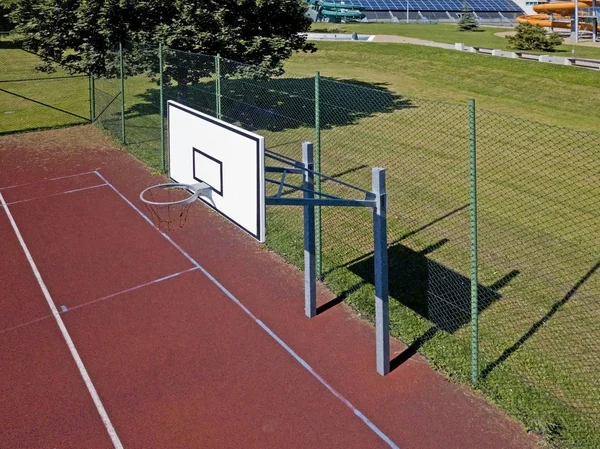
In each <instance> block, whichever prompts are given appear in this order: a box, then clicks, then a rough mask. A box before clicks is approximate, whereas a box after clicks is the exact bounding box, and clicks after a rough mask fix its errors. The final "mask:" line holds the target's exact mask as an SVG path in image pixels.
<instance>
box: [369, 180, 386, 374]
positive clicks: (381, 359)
mask: <svg viewBox="0 0 600 449" xmlns="http://www.w3.org/2000/svg"><path fill="white" fill-rule="evenodd" d="M372 176H373V178H372V184H373V185H372V188H373V193H374V194H375V201H376V207H375V208H374V209H373V236H374V240H375V241H374V255H375V256H374V257H375V259H374V261H375V264H374V265H375V327H376V329H375V333H376V339H377V341H376V347H377V372H378V373H379V374H381V375H382V376H385V375H386V374H387V373H389V372H390V316H389V315H390V313H389V300H388V253H387V193H386V189H385V169H383V168H374V169H373V173H372Z"/></svg>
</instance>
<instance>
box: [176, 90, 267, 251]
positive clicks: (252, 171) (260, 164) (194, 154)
mask: <svg viewBox="0 0 600 449" xmlns="http://www.w3.org/2000/svg"><path fill="white" fill-rule="evenodd" d="M167 105H168V108H167V111H168V127H169V128H168V129H169V131H168V132H169V177H170V178H171V179H172V180H173V181H175V182H179V183H184V184H195V183H198V182H205V183H207V184H208V185H209V186H210V187H211V189H212V192H211V194H210V198H204V197H200V199H201V200H202V201H204V202H205V203H206V204H208V205H209V206H211V207H212V208H213V209H215V210H217V211H218V212H220V213H221V214H222V215H224V216H225V217H227V218H228V219H229V220H231V221H232V222H233V223H235V224H236V225H238V226H239V227H241V228H242V229H244V230H245V231H246V232H248V233H249V234H250V235H252V236H254V237H255V238H256V239H258V240H259V241H261V242H264V241H265V145H264V137H262V136H259V135H258V134H254V133H251V132H248V131H246V130H244V129H241V128H238V127H237V126H234V125H231V124H230V123H227V122H224V121H222V120H218V119H216V118H214V117H211V116H210V115H207V114H204V113H202V112H199V111H196V110H194V109H192V108H189V107H187V106H184V105H182V104H179V103H176V102H174V101H169V102H167Z"/></svg>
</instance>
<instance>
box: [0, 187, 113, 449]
mask: <svg viewBox="0 0 600 449" xmlns="http://www.w3.org/2000/svg"><path fill="white" fill-rule="evenodd" d="M0 202H1V203H2V206H3V207H4V210H5V211H6V215H7V216H8V219H9V221H10V224H11V225H12V228H13V230H14V232H15V234H16V236H17V239H18V240H19V243H20V244H21V248H22V249H23V252H24V253H25V256H26V257H27V261H28V262H29V265H30V266H31V269H32V270H33V274H34V275H35V278H36V279H37V281H38V284H39V285H40V288H41V289H42V292H43V293H44V297H45V298H46V302H47V303H48V307H50V310H51V311H52V316H54V319H55V320H56V324H58V327H59V329H60V332H61V334H62V336H63V338H64V339H65V342H66V343H67V346H68V347H69V351H70V352H71V356H73V359H74V360H75V364H76V365H77V368H78V369H79V373H80V374H81V377H83V381H84V382H85V386H86V387H87V389H88V391H89V393H90V395H91V396H92V400H93V401H94V404H95V405H96V409H97V410H98V413H99V414H100V417H101V418H102V422H103V423H104V427H105V428H106V431H107V432H108V435H109V436H110V439H111V441H112V443H113V446H114V447H115V449H123V445H122V444H121V440H119V437H118V435H117V432H116V431H115V429H114V427H113V425H112V423H111V422H110V418H109V417H108V414H107V413H106V410H105V408H104V405H102V401H101V400H100V397H99V396H98V392H97V391H96V388H95V387H94V384H93V383H92V379H90V375H89V374H88V372H87V370H86V369H85V366H84V365H83V361H82V360H81V357H79V353H78V352H77V349H76V348H75V344H74V343H73V340H72V339H71V336H70V335H69V331H67V328H66V327H65V323H64V322H63V320H62V318H61V317H60V314H59V313H58V310H57V309H56V306H55V305H54V301H53V300H52V296H50V292H49V291H48V288H47V287H46V284H45V283H44V280H43V279H42V275H41V274H40V272H39V270H38V268H37V266H36V264H35V262H34V261H33V257H31V253H30V252H29V249H28V248H27V245H26V244H25V240H23V236H22V235H21V231H19V228H18V227H17V223H16V222H15V220H14V218H13V216H12V214H11V212H10V209H9V208H8V205H7V204H6V201H4V197H3V196H2V193H0Z"/></svg>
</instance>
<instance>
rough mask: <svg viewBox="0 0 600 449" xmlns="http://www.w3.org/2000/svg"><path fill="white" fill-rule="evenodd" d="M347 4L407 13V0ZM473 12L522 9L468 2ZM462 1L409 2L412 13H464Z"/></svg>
mask: <svg viewBox="0 0 600 449" xmlns="http://www.w3.org/2000/svg"><path fill="white" fill-rule="evenodd" d="M346 3H352V4H354V5H361V6H364V7H365V8H366V10H367V11H406V0H350V1H348V0H346ZM467 3H468V5H469V7H470V8H471V9H472V10H473V11H507V12H508V11H514V12H521V8H519V6H517V4H516V3H513V2H512V1H511V0H468V1H467ZM463 7H464V6H463V1H462V0H408V9H409V10H411V11H462V10H463Z"/></svg>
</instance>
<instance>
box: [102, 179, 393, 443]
mask: <svg viewBox="0 0 600 449" xmlns="http://www.w3.org/2000/svg"><path fill="white" fill-rule="evenodd" d="M95 173H96V174H97V175H98V176H99V177H100V178H101V179H102V180H103V181H104V182H105V183H106V184H108V186H109V187H110V188H111V189H112V190H114V191H115V193H116V194H117V195H119V196H120V197H121V198H122V199H123V201H125V202H126V203H127V204H129V206H131V208H132V209H133V210H135V211H136V212H137V213H138V214H140V215H141V216H142V218H143V219H144V220H146V222H147V223H148V224H150V226H152V227H154V225H153V224H152V221H151V220H150V219H149V218H148V217H147V216H146V215H144V213H143V212H142V211H141V210H140V209H139V208H138V207H137V206H136V205H135V204H133V203H132V202H131V201H129V200H128V199H127V197H125V195H123V194H122V193H121V192H119V190H118V189H117V188H116V187H115V186H113V185H112V184H111V183H110V182H109V181H108V180H107V179H106V178H105V177H104V176H102V174H101V173H100V172H98V171H96V172H95ZM157 232H159V233H160V234H161V235H162V236H163V237H164V238H165V239H167V240H168V241H169V243H171V245H173V246H174V247H175V248H176V249H177V250H178V251H179V252H180V253H181V254H182V255H183V256H184V257H185V258H186V259H188V260H189V261H190V262H191V263H192V264H194V266H195V267H196V268H198V269H199V270H200V271H201V272H202V273H203V274H204V275H205V276H206V277H207V278H208V279H209V280H210V281H211V282H212V283H213V284H215V285H216V286H217V287H218V288H219V290H221V291H222V292H223V293H224V294H225V295H226V296H227V297H228V298H229V299H230V300H231V301H233V303H235V304H236V305H237V306H238V307H239V308H240V309H242V310H243V311H244V313H245V314H246V315H248V316H249V317H250V318H251V319H252V320H253V321H254V322H255V323H256V324H257V325H258V326H260V327H261V328H262V329H263V330H264V331H265V332H266V333H267V334H268V335H269V336H270V337H271V338H272V339H273V340H275V341H276V342H277V344H278V345H279V346H281V347H282V348H283V349H284V350H285V351H286V352H287V353H288V354H290V355H291V356H292V357H293V358H294V359H295V360H296V361H297V362H298V363H299V364H300V365H301V366H302V367H303V368H304V369H306V371H308V372H309V373H310V374H311V375H312V376H313V377H314V378H315V379H316V380H317V381H318V382H319V383H320V384H321V385H323V386H324V387H325V388H326V389H327V390H329V392H330V393H332V394H333V395H334V396H335V397H336V398H338V399H339V400H340V401H341V402H342V403H343V404H344V405H345V406H346V407H348V408H349V409H350V410H351V411H352V413H354V415H355V416H356V417H358V419H360V420H361V421H362V422H363V423H364V424H365V425H366V426H367V427H368V428H369V429H371V431H373V433H375V434H376V435H377V436H378V437H379V438H381V440H382V441H384V442H385V443H386V444H387V445H388V446H389V447H391V448H392V449H399V447H398V446H397V445H396V443H394V442H393V441H392V439H391V438H390V437H388V436H387V435H386V434H385V433H383V431H382V430H381V429H379V427H377V426H376V425H375V424H374V423H373V422H372V421H371V420H370V419H369V418H367V417H366V416H365V414H364V413H362V412H361V411H360V410H359V409H357V408H356V407H355V406H354V405H353V404H352V403H351V402H350V401H349V400H348V399H346V398H345V397H344V396H343V395H342V394H341V393H339V392H338V391H337V390H336V389H335V388H333V387H332V386H331V385H329V383H327V381H326V380H325V379H323V377H322V376H321V375H320V374H319V373H317V371H315V369H314V368H313V367H312V366H310V365H309V364H308V362H306V361H305V360H304V359H303V358H302V357H300V356H299V355H298V354H297V353H296V351H294V350H293V349H292V348H291V347H289V346H288V345H287V343H285V342H284V341H283V340H282V339H281V338H279V336H278V335H277V334H276V333H275V332H273V331H272V330H271V328H269V327H268V326H267V325H266V324H265V323H263V322H262V321H261V320H259V319H258V318H257V317H256V315H254V314H253V313H252V312H251V311H250V309H248V308H247V307H246V306H245V305H244V304H242V302H241V301H240V300H239V299H237V298H236V297H235V296H234V295H233V293H231V292H230V291H229V290H227V289H226V288H225V286H224V285H223V284H221V283H220V282H219V281H218V280H217V279H216V278H215V277H214V276H213V275H212V274H210V273H209V272H208V271H207V270H206V269H205V268H204V267H203V266H202V265H200V264H199V263H198V262H197V261H196V259H194V258H193V257H192V256H190V255H189V254H188V253H187V252H185V250H184V249H183V248H181V247H180V246H179V245H178V244H177V243H176V242H175V241H174V240H173V239H172V238H171V237H170V236H169V235H168V234H165V233H164V232H163V231H161V230H159V229H158V230H157Z"/></svg>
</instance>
